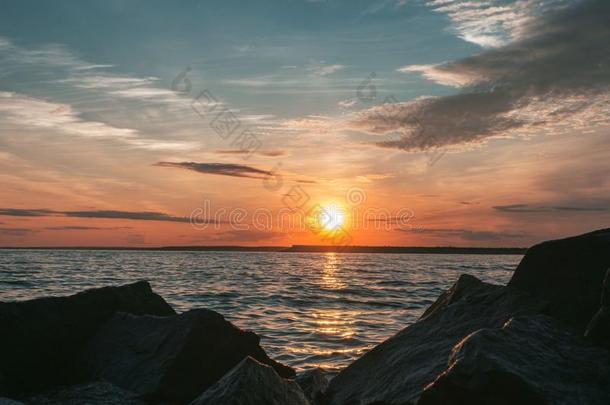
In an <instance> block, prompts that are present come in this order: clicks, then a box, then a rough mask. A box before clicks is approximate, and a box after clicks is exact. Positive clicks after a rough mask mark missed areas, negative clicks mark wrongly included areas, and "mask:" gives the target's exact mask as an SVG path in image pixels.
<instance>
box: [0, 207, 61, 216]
mask: <svg viewBox="0 0 610 405" xmlns="http://www.w3.org/2000/svg"><path fill="white" fill-rule="evenodd" d="M57 214H59V212H57V211H53V210H49V209H21V208H0V215H3V216H9V217H49V216H53V215H57Z"/></svg>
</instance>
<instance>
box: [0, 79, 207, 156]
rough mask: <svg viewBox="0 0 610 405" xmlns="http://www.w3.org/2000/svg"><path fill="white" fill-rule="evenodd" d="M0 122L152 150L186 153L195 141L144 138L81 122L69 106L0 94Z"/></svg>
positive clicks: (91, 122)
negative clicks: (106, 139)
mask: <svg viewBox="0 0 610 405" xmlns="http://www.w3.org/2000/svg"><path fill="white" fill-rule="evenodd" d="M0 122H1V123H3V124H4V125H9V124H10V125H12V126H14V127H15V128H29V129H42V130H49V131H56V132H60V133H64V134H69V135H76V136H82V137H87V138H110V139H115V140H117V141H120V142H123V143H125V144H128V145H130V146H132V147H137V148H142V149H151V150H160V149H166V150H187V149H193V148H195V147H196V144H195V143H194V142H179V141H171V142H170V141H165V140H155V139H147V138H144V137H141V136H140V134H139V132H138V131H136V130H134V129H131V128H119V127H115V126H112V125H108V124H106V123H103V122H97V121H87V120H84V119H83V118H82V117H81V115H80V114H79V112H77V111H75V110H74V109H73V108H72V107H71V106H70V105H68V104H61V103H54V102H50V101H47V100H42V99H38V98H33V97H29V96H26V95H22V94H17V93H12V92H5V91H0Z"/></svg>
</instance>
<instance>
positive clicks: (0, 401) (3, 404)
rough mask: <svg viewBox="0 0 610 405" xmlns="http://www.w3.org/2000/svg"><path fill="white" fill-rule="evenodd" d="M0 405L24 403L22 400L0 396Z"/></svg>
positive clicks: (20, 404)
mask: <svg viewBox="0 0 610 405" xmlns="http://www.w3.org/2000/svg"><path fill="white" fill-rule="evenodd" d="M0 405H26V404H24V403H23V402H19V401H15V400H14V399H10V398H0Z"/></svg>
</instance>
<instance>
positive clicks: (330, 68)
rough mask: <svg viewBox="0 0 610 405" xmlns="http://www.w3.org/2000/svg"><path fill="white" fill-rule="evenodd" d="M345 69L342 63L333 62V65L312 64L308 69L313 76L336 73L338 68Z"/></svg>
mask: <svg viewBox="0 0 610 405" xmlns="http://www.w3.org/2000/svg"><path fill="white" fill-rule="evenodd" d="M343 69H345V66H344V65H340V64H335V65H322V66H313V67H310V69H309V70H310V71H311V72H312V74H314V75H315V76H328V75H331V74H333V73H336V72H338V71H340V70H343Z"/></svg>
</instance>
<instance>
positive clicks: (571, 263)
mask: <svg viewBox="0 0 610 405" xmlns="http://www.w3.org/2000/svg"><path fill="white" fill-rule="evenodd" d="M609 267H610V229H603V230H599V231H596V232H591V233H588V234H585V235H580V236H575V237H571V238H566V239H561V240H554V241H548V242H544V243H541V244H539V245H536V246H534V247H532V248H530V249H529V250H528V251H527V254H526V255H525V257H524V258H523V260H522V261H521V263H520V264H519V266H518V267H517V270H516V271H515V274H514V275H513V277H512V279H511V280H510V282H509V284H508V285H509V286H510V287H514V288H518V289H521V290H523V291H527V292H529V293H531V294H533V295H535V296H537V297H541V298H544V299H547V300H549V301H551V302H552V304H553V305H552V308H551V314H552V315H553V316H554V317H556V318H559V319H562V320H564V321H566V322H568V323H569V324H570V325H572V326H573V327H575V328H576V329H577V330H578V331H580V332H584V331H585V328H586V327H587V325H588V323H589V321H590V320H591V318H592V317H593V315H594V314H595V313H596V312H597V310H598V309H599V297H600V295H601V292H602V282H603V279H604V275H605V274H606V270H607V269H608V268H609Z"/></svg>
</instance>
